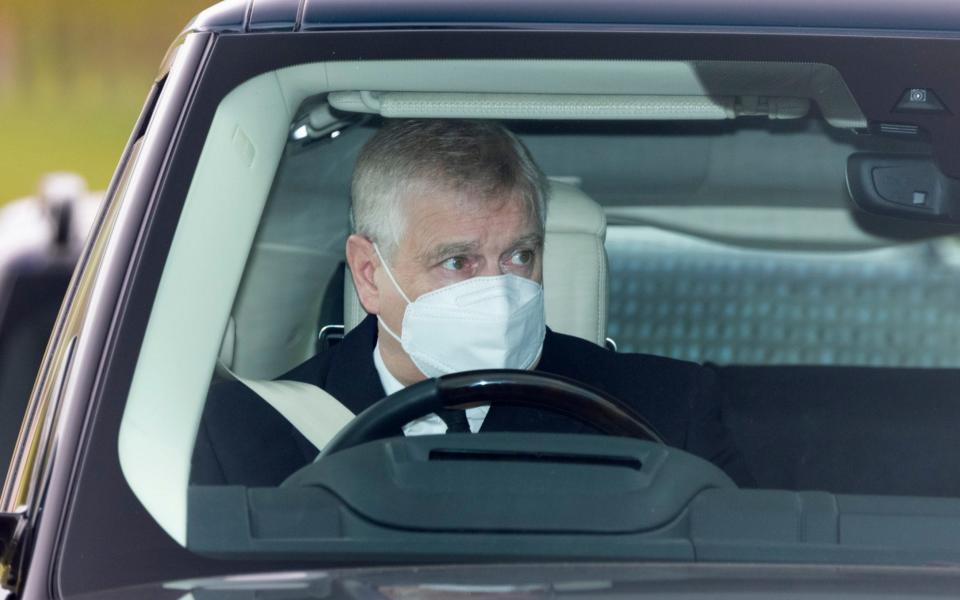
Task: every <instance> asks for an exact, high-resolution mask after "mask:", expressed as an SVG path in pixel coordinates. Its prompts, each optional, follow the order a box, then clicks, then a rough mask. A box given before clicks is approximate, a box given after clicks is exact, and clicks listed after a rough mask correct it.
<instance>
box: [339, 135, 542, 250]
mask: <svg viewBox="0 0 960 600" xmlns="http://www.w3.org/2000/svg"><path fill="white" fill-rule="evenodd" d="M437 191H453V192H456V193H464V195H465V196H467V197H470V198H472V199H477V200H478V201H481V202H482V201H485V200H495V199H500V198H504V197H505V196H506V195H507V194H516V193H519V195H520V197H521V198H522V199H523V202H524V204H525V206H526V209H527V212H528V215H529V217H530V218H531V219H532V220H533V222H534V223H536V224H537V226H538V228H539V233H540V234H541V235H542V234H543V232H544V227H545V224H546V219H547V195H548V184H547V179H546V177H545V176H544V174H543V172H542V171H541V170H540V167H538V166H537V164H536V162H534V160H533V157H532V156H531V155H530V151H529V150H527V148H526V146H524V145H523V143H522V142H521V141H520V140H519V139H517V138H516V136H514V135H513V134H512V133H510V131H508V130H507V129H506V128H505V127H503V126H502V125H499V124H497V123H495V122H492V121H466V120H454V119H409V120H401V121H393V122H390V123H388V124H387V125H386V126H384V127H383V128H382V129H381V130H380V131H378V132H377V133H376V135H374V136H373V137H372V138H371V139H370V140H369V141H368V142H367V144H366V145H365V146H364V147H363V150H361V152H360V156H359V157H358V159H357V165H356V168H355V169H354V172H353V186H352V206H351V211H350V217H351V224H352V226H353V230H354V232H355V233H357V234H360V235H362V236H365V237H367V238H369V239H371V240H373V241H375V242H377V244H378V245H379V247H380V249H381V251H382V252H383V253H384V255H385V256H391V255H392V254H393V251H394V250H395V249H396V247H397V245H398V244H399V242H400V239H401V237H402V236H403V235H404V233H405V231H406V225H407V223H406V219H405V211H403V210H402V204H403V203H404V202H405V199H406V198H412V197H416V196H417V195H423V194H429V193H434V192H437Z"/></svg>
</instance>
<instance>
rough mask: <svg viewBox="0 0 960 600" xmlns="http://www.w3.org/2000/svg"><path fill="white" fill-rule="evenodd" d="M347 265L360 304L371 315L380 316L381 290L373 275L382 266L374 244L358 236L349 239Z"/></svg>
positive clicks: (354, 235)
mask: <svg viewBox="0 0 960 600" xmlns="http://www.w3.org/2000/svg"><path fill="white" fill-rule="evenodd" d="M347 265H348V266H349V267H350V276H351V277H353V287H355V288H356V290H357V296H358V297H359V298H360V304H362V305H363V308H364V309H365V310H366V311H367V312H368V313H370V314H371V315H376V314H379V313H380V290H379V288H377V283H376V280H375V279H374V277H373V275H374V273H375V272H376V270H377V268H379V266H380V259H379V257H378V256H377V253H376V251H375V250H374V249H373V242H371V241H370V240H368V239H367V238H365V237H363V236H360V235H357V234H353V235H351V236H350V237H348V238H347Z"/></svg>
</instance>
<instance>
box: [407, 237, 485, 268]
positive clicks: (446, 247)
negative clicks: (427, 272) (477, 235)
mask: <svg viewBox="0 0 960 600" xmlns="http://www.w3.org/2000/svg"><path fill="white" fill-rule="evenodd" d="M477 246H478V244H477V242H454V243H451V244H443V245H442V246H436V247H434V248H430V249H429V250H426V251H424V252H423V253H421V254H420V260H422V261H423V262H425V263H427V264H433V263H435V262H438V261H440V259H443V258H447V257H450V256H457V255H458V254H470V253H471V252H476V250H477Z"/></svg>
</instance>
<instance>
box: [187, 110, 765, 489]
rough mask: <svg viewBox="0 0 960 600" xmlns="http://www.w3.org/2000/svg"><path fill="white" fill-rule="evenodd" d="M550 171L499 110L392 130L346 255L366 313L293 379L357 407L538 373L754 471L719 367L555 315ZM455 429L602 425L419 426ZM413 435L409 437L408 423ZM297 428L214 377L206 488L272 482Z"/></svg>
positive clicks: (384, 137)
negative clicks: (578, 332) (619, 339)
mask: <svg viewBox="0 0 960 600" xmlns="http://www.w3.org/2000/svg"><path fill="white" fill-rule="evenodd" d="M548 189H549V187H548V182H547V180H546V178H545V177H544V175H543V173H542V172H541V170H540V169H539V167H538V166H537V165H536V163H535V162H534V160H533V158H532V157H531V155H530V153H529V152H528V151H527V149H526V148H525V147H524V146H523V144H522V143H521V142H520V141H519V140H518V139H517V138H516V137H515V136H514V135H513V134H511V133H510V132H509V131H508V130H506V129H505V128H503V127H502V126H500V125H498V124H496V123H494V122H489V121H464V120H403V121H394V122H391V123H388V124H387V125H385V126H384V127H383V128H382V129H381V130H380V131H379V132H378V133H377V134H376V135H375V136H374V137H373V138H372V139H371V140H370V141H369V142H368V143H367V144H366V146H365V147H364V149H363V151H362V152H361V154H360V156H359V158H358V160H357V164H356V167H355V171H354V176H353V185H352V208H351V218H352V225H353V230H354V232H353V234H352V235H350V237H349V238H348V239H347V243H346V259H347V265H348V266H349V276H350V277H352V279H353V283H354V286H355V288H356V291H357V295H358V297H359V300H360V302H361V304H362V305H363V307H364V309H365V310H366V311H367V313H369V315H368V317H367V318H366V319H365V320H364V321H363V322H361V323H360V324H359V325H358V326H357V327H356V328H355V329H354V330H352V331H351V332H350V333H348V334H347V335H346V336H345V337H344V339H343V340H342V342H341V343H340V344H338V345H336V346H334V347H333V348H331V349H329V350H327V351H324V352H321V353H320V354H318V355H317V356H315V357H314V358H312V359H310V360H308V361H306V362H305V363H303V364H301V365H299V366H298V367H296V368H294V369H293V370H292V371H290V372H288V373H287V374H285V375H283V376H282V377H281V378H280V379H284V380H294V381H300V382H306V383H310V384H313V385H316V386H319V387H320V388H323V389H324V390H326V391H327V392H329V393H330V394H331V395H333V396H334V397H335V398H336V399H337V400H338V401H339V402H340V403H342V404H343V405H345V406H346V407H347V408H348V409H349V410H350V411H351V412H353V413H354V414H358V413H360V412H362V411H363V410H365V409H366V408H367V407H369V406H370V405H372V404H373V403H375V402H377V401H378V400H380V399H381V398H383V397H384V396H386V395H389V394H392V393H394V392H397V391H399V390H401V389H403V388H404V387H406V386H409V385H412V384H414V383H416V382H418V381H421V380H423V379H425V378H428V377H438V376H442V375H446V374H449V373H455V372H460V371H469V370H475V369H529V370H535V371H539V372H543V373H548V374H555V375H562V376H566V377H569V378H572V379H574V380H577V381H579V382H581V383H584V384H587V385H590V386H593V387H595V388H599V389H601V390H603V391H605V392H607V393H608V394H610V395H612V396H614V397H615V398H617V399H619V400H620V401H622V402H624V403H626V404H628V405H629V406H630V407H631V408H632V409H633V410H634V411H636V412H637V413H639V414H641V415H643V417H645V418H646V419H647V421H648V422H649V423H650V424H651V425H652V426H653V427H654V428H655V429H656V430H657V431H658V432H659V433H660V435H661V436H662V437H663V438H664V440H665V441H666V443H668V444H670V445H673V446H676V447H679V448H683V449H685V450H687V451H689V452H692V453H694V454H697V455H699V456H701V457H703V458H706V459H707V460H710V461H712V462H714V463H715V464H717V465H718V466H720V467H721V468H723V469H724V470H725V471H726V472H727V473H728V474H729V475H730V476H731V477H732V478H733V479H734V480H735V481H737V482H738V483H740V484H749V483H750V482H751V477H750V474H749V472H748V471H747V469H746V467H745V465H744V464H743V461H742V459H741V457H740V455H739V453H738V452H737V450H736V448H735V446H734V444H733V442H732V440H731V438H730V434H729V433H728V431H727V429H726V427H725V425H724V424H723V423H722V422H721V419H720V403H719V398H720V394H721V393H722V390H721V389H720V386H719V384H718V381H717V377H716V375H715V374H714V372H713V371H712V370H711V369H709V368H707V367H702V366H700V365H696V364H693V363H688V362H683V361H678V360H673V359H668V358H662V357H655V356H648V355H640V354H618V353H616V352H612V351H609V350H606V349H604V348H601V347H599V346H597V345H595V344H593V343H591V342H588V341H586V340H582V339H579V338H576V337H572V336H568V335H563V334H559V333H555V332H553V331H551V330H550V329H548V328H547V327H546V325H545V316H544V305H543V287H542V272H543V262H542V261H543V246H544V232H545V222H546V215H547V211H548V204H549V203H548ZM447 431H463V432H465V431H472V432H478V431H481V432H487V431H540V432H569V433H578V432H592V431H594V430H593V429H592V428H591V427H589V426H588V425H585V424H581V423H579V422H577V421H574V420H572V419H571V418H569V417H566V416H563V415H560V414H555V413H552V412H548V411H542V410H537V409H533V408H521V407H507V406H496V407H494V408H492V409H490V408H488V407H482V406H481V407H472V408H468V409H467V410H466V411H465V412H464V411H457V410H450V411H444V413H443V414H440V415H436V414H434V415H427V416H425V417H423V418H420V419H417V420H416V421H414V422H412V423H409V424H407V425H406V426H405V427H404V428H403V433H405V434H406V435H417V434H430V433H444V432H447ZM398 433H400V432H398ZM317 452H318V449H317V448H316V447H314V446H313V445H312V444H310V443H309V442H308V441H307V440H306V439H305V438H304V437H303V436H302V435H300V433H299V432H298V431H297V430H296V428H295V427H292V426H291V425H290V423H288V422H287V421H286V420H285V419H284V418H283V417H282V416H281V415H280V414H279V413H277V412H276V411H275V410H273V408H272V407H271V406H270V405H269V404H267V403H266V402H264V401H262V400H261V399H259V398H258V397H257V396H256V394H254V393H253V392H252V391H251V390H249V389H247V388H245V387H243V386H242V385H240V384H238V383H230V384H226V385H220V386H214V388H213V389H212V391H211V394H210V397H209V398H208V401H207V406H206V408H205V412H204V418H203V423H202V425H201V431H200V433H199V434H198V443H197V450H196V452H195V455H194V467H193V479H194V482H195V483H239V484H246V485H275V484H277V483H279V482H280V481H282V480H283V479H284V478H285V477H286V476H288V475H289V474H290V473H292V472H293V471H294V470H296V469H297V468H299V467H301V466H303V465H305V464H307V463H308V462H310V461H311V460H313V458H314V457H315V456H316V454H317Z"/></svg>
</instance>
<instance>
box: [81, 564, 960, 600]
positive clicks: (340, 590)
mask: <svg viewBox="0 0 960 600" xmlns="http://www.w3.org/2000/svg"><path fill="white" fill-rule="evenodd" d="M958 589H960V567H957V566H950V565H945V566H939V567H938V566H934V567H910V568H903V567H849V566H791V565H745V564H737V565H731V564H723V565H721V564H711V565H702V564H696V565H675V564H579V563H578V564H548V565H544V564H520V565H472V566H471V565H458V566H439V567H405V568H388V569H340V570H328V571H276V572H268V573H257V574H238V575H230V576H223V577H211V578H204V579H193V580H182V581H171V582H166V583H160V584H150V585H143V586H135V587H128V588H122V589H116V590H109V591H104V590H100V591H97V592H96V593H91V594H89V595H83V596H78V597H77V598H94V597H96V598H104V599H122V598H124V599H125V598H139V599H143V600H151V599H164V600H167V599H177V600H180V599H182V600H204V599H207V598H210V599H212V598H216V599H218V600H233V599H237V600H239V599H245V600H246V599H253V598H257V599H260V598H278V599H280V598H282V599H284V600H295V599H300V598H303V599H318V598H329V599H331V600H540V599H547V598H550V599H551V600H558V598H562V599H563V600H585V599H587V598H591V599H592V598H597V599H600V600H603V599H605V598H617V597H623V596H625V595H626V596H630V597H684V598H688V597H692V596H696V597H700V596H709V597H710V598H739V597H743V596H746V595H750V596H755V595H757V594H762V595H763V596H765V597H781V596H783V597H787V596H790V597H794V596H795V595H796V594H797V593H802V594H803V595H804V596H805V597H807V596H823V597H845V596H858V597H859V596H862V595H865V594H866V595H869V596H871V597H872V596H873V595H883V596H887V597H898V598H908V597H914V596H916V597H924V598H929V597H931V596H939V595H942V596H944V597H946V596H950V597H952V596H954V595H955V594H956V591H957V590H958Z"/></svg>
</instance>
